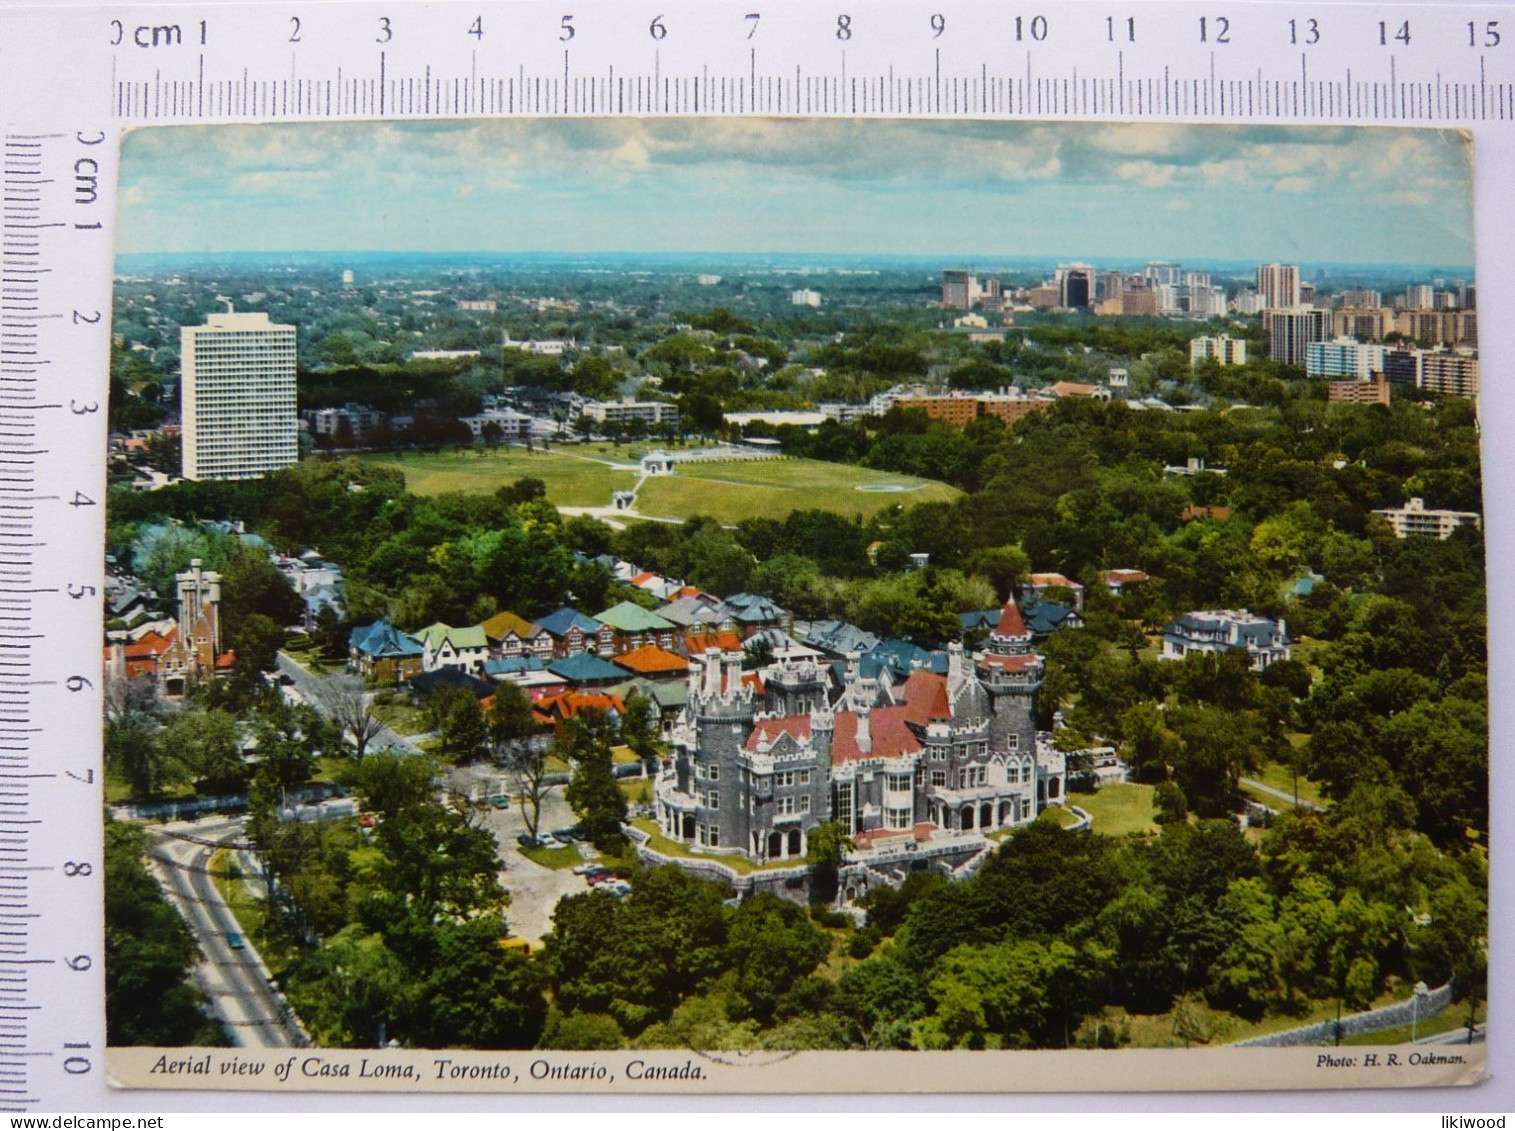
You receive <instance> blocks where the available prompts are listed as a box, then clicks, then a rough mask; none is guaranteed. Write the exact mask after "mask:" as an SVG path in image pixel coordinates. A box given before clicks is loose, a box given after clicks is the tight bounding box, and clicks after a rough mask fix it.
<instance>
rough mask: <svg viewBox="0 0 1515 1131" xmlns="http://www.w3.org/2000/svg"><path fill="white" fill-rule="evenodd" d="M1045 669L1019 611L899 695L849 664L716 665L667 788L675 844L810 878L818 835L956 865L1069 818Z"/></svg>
mask: <svg viewBox="0 0 1515 1131" xmlns="http://www.w3.org/2000/svg"><path fill="white" fill-rule="evenodd" d="M1044 675H1045V665H1044V663H1043V660H1042V658H1041V656H1040V655H1038V654H1037V653H1036V652H1035V651H1034V650H1033V649H1032V647H1031V633H1030V632H1029V631H1028V630H1027V629H1026V626H1025V624H1024V622H1023V621H1022V619H1021V615H1020V611H1019V610H1018V609H1017V608H1016V606H1015V603H1014V601H1013V600H1012V601H1011V602H1010V603H1008V604H1006V606H1005V608H1004V611H1003V613H1002V614H1001V616H1000V619H999V623H998V624H997V625H996V626H995V628H994V630H993V631H992V632H991V634H990V635H989V638H988V640H987V641H986V642H985V647H984V650H983V651H981V652H976V653H971V654H970V653H968V652H967V651H966V650H965V649H964V648H963V647H962V645H960V644H952V645H950V646H949V648H948V651H947V671H946V672H945V674H942V673H939V672H935V671H931V670H928V669H927V668H924V667H918V668H916V669H915V670H913V671H912V672H911V673H910V674H909V676H908V677H907V678H905V679H904V680H903V681H902V682H900V683H898V684H896V683H895V682H894V680H893V679H891V678H890V676H889V673H888V670H887V669H877V670H874V671H872V672H869V671H867V670H865V668H864V667H863V665H862V664H861V663H860V662H859V661H858V659H857V658H856V657H853V658H851V659H849V660H848V661H847V663H846V667H845V670H844V672H843V673H842V674H841V677H840V679H839V680H838V679H835V678H834V677H833V672H832V670H831V668H830V666H828V665H825V664H821V663H816V662H815V661H813V660H802V661H787V662H781V663H779V664H776V665H774V666H772V667H770V668H768V669H766V670H765V671H764V673H763V675H762V679H761V681H758V680H755V679H753V678H752V675H751V673H746V674H744V673H743V672H742V670H741V657H740V655H737V654H730V653H728V654H722V653H721V652H720V651H718V650H715V649H711V650H709V651H707V652H706V653H705V654H704V655H703V656H702V657H700V659H699V660H698V662H697V664H696V666H695V668H694V670H693V671H692V672H691V675H690V678H689V702H688V705H687V707H686V708H685V709H684V712H683V714H682V715H681V716H680V717H679V720H678V723H677V724H676V726H675V728H674V735H673V741H674V757H673V760H672V764H671V765H670V766H668V767H667V768H666V769H665V770H664V771H663V773H662V774H661V775H660V777H659V779H658V782H657V791H656V797H657V819H658V824H659V826H660V829H661V831H662V833H663V835H664V836H666V837H668V838H669V839H670V840H673V841H677V842H680V843H682V844H684V845H687V846H689V847H690V848H692V849H694V850H696V851H701V852H705V853H709V854H712V855H730V854H740V855H743V856H745V857H747V858H748V859H749V860H752V861H754V862H761V863H766V862H770V861H782V860H794V861H795V862H796V863H797V864H798V863H802V862H803V861H804V858H805V854H806V849H807V846H808V838H809V836H810V834H811V832H812V831H813V830H814V829H815V828H816V826H817V825H820V824H822V823H823V822H827V821H835V822H837V823H838V824H839V825H841V827H842V829H843V831H844V832H845V833H846V834H847V835H848V836H849V837H850V838H851V839H852V841H853V843H854V846H855V849H856V850H857V851H858V852H859V853H861V854H864V855H866V854H867V853H869V852H875V853H877V852H890V851H894V852H896V853H897V850H898V849H900V848H901V847H903V848H907V849H908V850H909V851H910V852H911V853H912V859H928V858H931V857H933V856H941V857H943V858H948V857H951V858H957V857H961V856H963V855H964V853H965V852H967V853H969V854H971V853H972V852H973V851H975V850H977V849H981V848H982V847H983V845H984V839H983V838H984V835H985V834H987V833H992V832H995V831H997V830H1000V829H1006V828H1011V827H1014V826H1016V825H1022V824H1025V823H1027V822H1029V821H1032V820H1035V818H1036V815H1037V814H1038V813H1039V812H1041V810H1042V809H1044V808H1045V807H1047V806H1048V805H1056V804H1061V803H1062V801H1063V799H1064V796H1065V792H1066V781H1065V778H1066V763H1065V759H1064V757H1063V755H1062V753H1061V752H1059V751H1057V750H1056V749H1055V748H1054V747H1053V746H1052V744H1051V743H1050V742H1049V741H1046V740H1045V738H1044V739H1043V741H1040V742H1039V741H1038V736H1037V733H1036V727H1035V723H1034V714H1035V709H1036V696H1037V693H1038V691H1039V690H1040V689H1041V685H1042V680H1043V678H1044Z"/></svg>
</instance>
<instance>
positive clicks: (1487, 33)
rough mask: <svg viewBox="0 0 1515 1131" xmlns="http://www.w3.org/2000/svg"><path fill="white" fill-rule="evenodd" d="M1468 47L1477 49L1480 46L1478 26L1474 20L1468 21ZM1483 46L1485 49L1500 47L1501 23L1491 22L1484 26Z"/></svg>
mask: <svg viewBox="0 0 1515 1131" xmlns="http://www.w3.org/2000/svg"><path fill="white" fill-rule="evenodd" d="M1468 46H1469V47H1477V46H1479V43H1478V25H1477V24H1476V23H1475V22H1474V21H1473V20H1469V21H1468ZM1483 46H1484V47H1498V46H1499V21H1498V20H1489V21H1488V22H1487V23H1485V24H1484V25H1483Z"/></svg>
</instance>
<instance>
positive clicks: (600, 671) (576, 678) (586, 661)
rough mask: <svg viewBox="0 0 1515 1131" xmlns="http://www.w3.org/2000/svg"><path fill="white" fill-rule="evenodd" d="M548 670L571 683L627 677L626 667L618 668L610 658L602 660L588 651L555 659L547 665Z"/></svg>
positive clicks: (615, 679) (607, 680) (606, 680)
mask: <svg viewBox="0 0 1515 1131" xmlns="http://www.w3.org/2000/svg"><path fill="white" fill-rule="evenodd" d="M547 670H548V671H550V672H551V673H552V674H553V675H556V676H561V677H562V678H564V679H566V680H567V681H568V682H569V683H599V682H609V683H615V682H619V681H620V680H623V679H625V678H626V669H625V668H618V667H616V665H614V664H612V663H611V662H610V661H609V660H602V659H600V657H598V656H593V655H590V653H588V652H579V653H577V654H575V655H572V656H565V657H564V658H563V659H561V660H554V661H552V663H550V664H548V665H547Z"/></svg>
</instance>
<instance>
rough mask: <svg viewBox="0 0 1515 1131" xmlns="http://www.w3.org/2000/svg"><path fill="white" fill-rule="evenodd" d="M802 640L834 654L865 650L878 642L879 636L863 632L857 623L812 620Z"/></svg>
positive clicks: (840, 654) (876, 645) (842, 654)
mask: <svg viewBox="0 0 1515 1131" xmlns="http://www.w3.org/2000/svg"><path fill="white" fill-rule="evenodd" d="M803 640H804V643H806V644H809V645H810V646H811V647H812V648H819V649H821V650H822V651H823V652H830V653H831V654H832V655H834V656H845V655H847V654H849V653H851V652H867V651H868V650H870V649H872V648H876V647H878V644H879V638H878V637H877V636H875V635H873V633H871V632H864V631H863V630H862V629H861V628H859V627H858V626H857V625H855V624H848V623H847V622H846V621H844V620H818V621H812V622H811V623H810V631H808V632H806V633H805V636H804V638H803Z"/></svg>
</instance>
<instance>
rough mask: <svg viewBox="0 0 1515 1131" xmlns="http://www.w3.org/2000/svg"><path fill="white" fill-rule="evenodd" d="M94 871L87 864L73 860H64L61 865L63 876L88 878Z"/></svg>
mask: <svg viewBox="0 0 1515 1131" xmlns="http://www.w3.org/2000/svg"><path fill="white" fill-rule="evenodd" d="M94 870H95V869H94V868H93V867H92V866H91V865H90V864H89V863H87V862H86V863H79V862H77V861H74V860H66V861H64V863H63V874H64V875H65V876H88V875H91V874H92V873H93V872H94Z"/></svg>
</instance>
